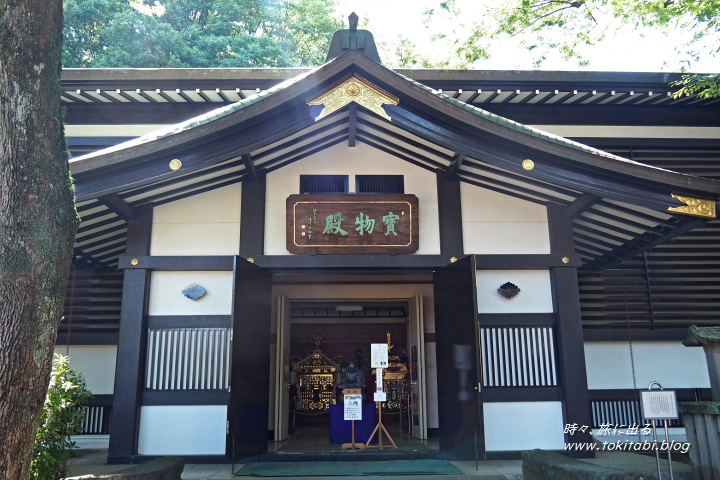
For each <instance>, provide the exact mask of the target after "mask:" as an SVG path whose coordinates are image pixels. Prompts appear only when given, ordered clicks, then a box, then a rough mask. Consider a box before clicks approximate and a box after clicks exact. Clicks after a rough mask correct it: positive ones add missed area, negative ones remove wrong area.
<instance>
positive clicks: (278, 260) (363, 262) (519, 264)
mask: <svg viewBox="0 0 720 480" xmlns="http://www.w3.org/2000/svg"><path fill="white" fill-rule="evenodd" d="M452 256H453V255H256V256H253V261H254V263H255V264H256V265H258V266H260V267H264V268H271V269H289V270H293V269H344V268H348V269H350V268H352V269H361V270H372V269H376V270H377V269H393V268H405V269H410V270H427V269H435V268H439V267H442V266H445V265H448V264H450V263H451V260H450V259H451V257H452ZM454 256H455V257H457V258H459V257H458V255H454ZM475 257H476V263H477V265H478V268H484V269H491V270H513V269H515V270H518V269H521V270H532V269H547V268H551V267H552V268H561V267H579V266H580V265H581V263H580V256H579V255H577V254H574V253H567V254H565V255H556V254H527V255H523V254H518V255H476V256H475ZM563 257H567V259H568V263H564V262H563V260H562V259H563ZM133 259H137V261H138V262H137V264H136V265H132V263H131V260H133ZM232 259H233V257H232V256H230V255H225V256H177V257H174V256H173V257H171V256H167V257H166V256H163V257H159V256H158V257H156V256H130V255H125V256H121V257H120V259H119V266H118V268H120V269H121V270H138V269H140V270H142V269H148V270H165V271H200V270H215V271H230V270H232Z"/></svg>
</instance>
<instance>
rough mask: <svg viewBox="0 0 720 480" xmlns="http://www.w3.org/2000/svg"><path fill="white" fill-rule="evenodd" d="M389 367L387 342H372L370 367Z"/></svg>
mask: <svg viewBox="0 0 720 480" xmlns="http://www.w3.org/2000/svg"><path fill="white" fill-rule="evenodd" d="M387 367H388V346H387V343H371V344H370V368H387Z"/></svg>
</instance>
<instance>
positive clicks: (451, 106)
mask: <svg viewBox="0 0 720 480" xmlns="http://www.w3.org/2000/svg"><path fill="white" fill-rule="evenodd" d="M352 75H359V76H361V77H362V78H364V79H366V80H368V81H369V82H371V83H373V84H375V85H377V86H378V87H379V88H381V89H383V90H385V91H387V92H389V93H391V94H392V95H394V96H396V97H398V98H399V99H400V102H399V104H398V105H396V106H386V110H387V112H388V113H389V115H390V116H391V117H392V121H391V122H387V121H385V120H382V119H380V120H378V119H377V118H376V117H374V116H373V114H369V113H366V112H364V111H363V110H362V108H360V109H358V111H357V114H356V113H352V112H351V113H348V110H347V109H345V110H343V111H342V112H339V113H336V114H334V115H332V116H330V117H328V118H327V119H324V120H323V121H321V122H317V123H316V122H315V120H314V119H313V118H312V116H311V109H310V107H308V106H307V102H308V101H309V100H312V99H313V98H316V97H317V96H319V95H320V94H322V93H324V92H326V91H327V90H329V89H331V88H333V87H334V86H336V85H337V84H339V83H340V82H342V81H344V80H346V79H348V78H350V77H351V76H352ZM353 112H354V111H353ZM356 120H357V122H358V123H357V125H356V126H357V128H358V129H359V130H358V132H357V140H358V141H359V142H361V143H365V144H367V145H370V146H372V147H373V148H379V149H384V150H385V151H387V152H389V153H392V154H393V155H396V156H398V157H400V158H404V159H406V160H408V161H409V162H410V163H413V164H415V165H419V166H422V167H423V168H427V169H429V170H433V171H436V172H447V173H448V177H454V178H458V179H460V180H461V181H465V182H468V183H471V184H474V185H478V186H481V187H484V188H490V189H493V190H496V191H501V192H503V193H507V194H509V195H514V196H518V197H520V198H525V199H528V200H530V201H536V202H538V203H557V204H561V205H565V206H567V207H568V212H569V213H568V215H571V214H572V215H576V216H575V217H574V218H576V222H577V224H578V225H579V226H580V228H581V229H585V231H587V230H588V229H589V231H590V233H589V234H588V235H585V236H586V237H589V238H597V240H598V241H597V242H596V244H594V245H592V246H590V247H587V248H585V250H584V253H583V257H584V259H585V261H586V262H587V263H592V262H599V263H597V265H607V264H608V261H614V260H616V259H619V258H620V256H621V254H622V256H627V255H632V254H634V252H635V253H636V251H642V249H643V248H646V247H648V246H650V245H652V244H653V243H655V242H657V241H658V240H662V239H664V238H669V237H670V236H672V235H673V234H675V233H676V232H679V231H681V230H683V229H687V228H689V227H690V226H693V225H695V224H696V223H697V222H698V221H697V220H696V219H693V218H688V217H682V216H677V215H673V214H669V213H667V208H668V207H669V206H678V205H681V202H679V201H677V200H674V199H673V198H671V197H670V195H671V194H672V193H676V194H682V195H686V196H691V197H697V198H706V199H710V200H716V199H717V198H719V197H720V182H717V181H714V180H709V179H704V178H700V177H693V176H689V175H683V174H679V173H676V172H671V171H668V170H663V169H659V168H653V167H649V166H647V165H643V164H639V163H637V162H633V161H631V160H628V159H624V158H621V157H617V156H615V155H611V154H608V153H606V152H602V151H600V150H596V149H593V148H590V147H587V146H585V145H582V144H578V143H576V142H571V141H569V140H566V139H563V138H561V137H557V136H554V135H550V134H547V133H545V132H541V131H539V130H536V129H532V128H529V127H526V126H524V125H521V124H519V123H517V122H513V121H511V120H508V119H504V118H502V117H498V116H497V115H493V114H490V113H488V112H485V111H483V110H481V109H478V108H476V107H473V106H470V105H466V104H463V103H462V102H459V101H457V100H454V99H452V98H450V97H446V96H444V95H442V94H441V93H439V92H436V91H433V90H432V89H429V88H428V87H425V86H423V85H421V84H419V83H417V82H415V81H413V80H410V79H409V78H407V77H404V76H402V75H399V74H397V73H395V72H393V71H392V70H389V69H387V68H385V67H382V66H381V65H379V64H377V63H375V62H373V61H372V60H370V59H368V58H367V57H365V56H364V55H362V54H361V53H358V52H357V51H349V52H347V53H345V54H343V55H341V56H340V57H337V58H336V59H334V60H332V61H330V62H328V63H327V64H325V65H323V66H321V67H319V68H317V69H315V70H312V71H310V72H306V73H304V74H302V75H300V76H299V77H297V78H294V79H292V80H289V81H287V82H285V83H284V84H282V85H278V86H277V87H275V88H273V89H270V90H269V91H267V92H262V93H260V94H258V95H256V96H253V97H249V98H247V99H245V100H243V101H241V102H238V103H236V104H232V105H229V106H226V107H223V108H222V109H218V110H216V111H213V112H210V113H209V114H206V115H202V116H200V117H197V118H195V119H192V120H190V121H188V122H183V123H182V124H180V125H178V126H175V127H173V128H171V129H168V130H166V131H164V132H161V133H159V134H155V135H151V136H148V137H147V138H144V139H141V140H135V141H133V142H129V143H128V144H126V145H120V146H118V147H115V148H112V149H109V150H106V151H100V152H97V153H94V154H91V155H87V156H83V157H78V158H76V159H73V160H72V161H71V169H72V172H73V175H74V176H75V178H76V182H77V196H78V200H79V201H80V202H88V203H87V205H88V210H89V211H93V210H97V209H96V208H95V207H92V206H93V205H95V204H96V202H100V203H101V204H103V205H112V202H110V199H111V198H112V199H114V200H117V199H116V198H114V197H112V196H113V195H117V196H118V197H119V198H120V199H121V200H123V201H127V202H128V205H129V206H136V205H139V204H142V203H146V202H157V201H158V199H163V200H162V201H166V199H170V198H175V197H173V195H171V194H167V195H164V194H163V195H164V196H163V195H159V194H157V193H153V192H160V191H163V192H165V191H172V189H173V188H175V187H173V185H183V187H182V189H183V190H182V191H183V192H188V193H187V194H195V193H199V192H200V191H204V189H207V188H217V186H218V185H222V184H227V182H237V181H246V180H249V179H252V178H256V177H257V175H258V174H261V173H267V172H269V171H274V170H276V169H278V168H281V167H282V166H283V165H285V164H287V163H289V162H293V161H297V160H299V159H301V158H304V157H305V156H307V155H310V154H312V153H313V152H315V151H318V150H322V149H324V148H328V147H329V146H331V145H335V144H337V143H340V142H343V141H346V140H347V139H348V133H347V132H348V130H349V128H350V127H349V125H350V124H351V123H352V124H353V125H355V121H356ZM353 128H355V127H353ZM353 132H354V130H353ZM288 138H307V139H308V141H307V142H306V143H305V144H303V146H298V147H296V148H295V153H293V154H280V153H278V154H277V155H276V154H275V153H273V152H274V151H278V152H281V151H285V150H288V149H293V148H294V146H293V142H292V141H289V140H288ZM354 138H355V133H353V139H354ZM392 138H395V140H392V141H390V140H389V139H392ZM310 140H312V141H310ZM405 145H407V147H406V146H405ZM413 145H415V146H413ZM418 145H419V147H418ZM418 149H425V150H426V152H427V153H426V154H423V153H418ZM257 152H263V153H262V155H256V153H257ZM283 155H285V156H284V157H283ZM460 156H462V157H463V158H466V160H464V161H455V162H454V160H453V159H454V158H455V157H457V158H460ZM173 159H179V160H180V161H181V162H182V165H183V167H182V169H181V170H180V171H179V172H175V171H172V170H170V169H169V168H168V164H169V162H170V161H171V160H173ZM524 159H531V160H533V162H534V164H535V168H534V169H533V170H531V171H526V170H523V168H522V166H521V165H522V161H523V160H524ZM248 162H251V165H252V166H253V167H254V168H248ZM195 178H197V181H196V180H194V179H195ZM215 178H222V179H223V181H222V182H220V181H215V180H213V179H215ZM194 182H197V185H198V187H197V188H196V189H192V188H188V187H187V184H188V183H189V184H193V183H194ZM223 182H225V183H223ZM193 192H194V193H193ZM183 195H185V193H183ZM581 198H584V199H585V200H587V199H588V198H590V199H591V201H589V202H587V204H586V205H580V204H579V203H578V202H581ZM167 201H170V200H167ZM581 203H583V202H581ZM631 206H639V207H641V209H650V210H652V211H653V212H654V213H648V212H640V211H639V213H633V212H632V211H629V210H628V207H631ZM91 207H92V208H91ZM593 209H595V212H593ZM108 211H109V210H108ZM608 211H611V212H612V213H607V212H608ZM102 212H105V210H104V209H102V208H101V209H100V210H99V212H95V213H94V214H95V215H96V218H98V217H97V215H100V213H102ZM578 212H579V213H578ZM604 215H611V216H612V217H613V219H614V220H613V223H616V224H618V225H622V224H623V222H625V224H626V225H627V227H614V228H615V229H616V230H617V229H620V230H621V231H622V232H627V233H618V234H617V235H616V238H615V239H614V240H612V241H610V242H608V241H604V240H602V239H601V238H600V237H601V236H602V235H603V234H604V233H607V232H605V231H604V230H603V229H602V228H601V229H597V228H595V227H593V225H594V223H593V222H594V221H595V220H594V219H596V218H597V217H598V216H599V217H602V216H604ZM83 218H84V219H85V217H83ZM108 220H109V219H108ZM116 227H117V225H116ZM645 227H646V228H647V231H646V232H645V233H641V234H638V232H639V231H642V229H643V228H645ZM113 228H115V227H113ZM624 228H627V230H623V229H624ZM101 231H102V230H101ZM648 232H650V233H648ZM587 242H588V241H587V240H584V244H586V243H587ZM581 249H582V248H581ZM638 249H639V250H638Z"/></svg>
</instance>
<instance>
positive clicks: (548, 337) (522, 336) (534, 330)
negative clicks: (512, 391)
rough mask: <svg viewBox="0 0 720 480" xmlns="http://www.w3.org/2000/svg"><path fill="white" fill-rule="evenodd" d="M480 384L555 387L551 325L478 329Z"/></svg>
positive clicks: (554, 360)
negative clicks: (480, 363) (480, 349)
mask: <svg viewBox="0 0 720 480" xmlns="http://www.w3.org/2000/svg"><path fill="white" fill-rule="evenodd" d="M480 339H481V342H482V367H483V386H485V387H550V386H557V384H558V381H557V367H556V359H555V338H554V329H553V327H490V328H482V329H481V330H480Z"/></svg>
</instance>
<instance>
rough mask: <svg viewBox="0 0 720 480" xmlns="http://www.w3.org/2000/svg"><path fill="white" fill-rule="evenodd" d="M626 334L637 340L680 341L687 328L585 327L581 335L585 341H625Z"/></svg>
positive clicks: (626, 339) (683, 338) (626, 338)
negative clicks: (629, 329) (629, 328)
mask: <svg viewBox="0 0 720 480" xmlns="http://www.w3.org/2000/svg"><path fill="white" fill-rule="evenodd" d="M628 336H632V339H633V340H637V341H655V342H661V341H678V342H680V341H682V340H685V337H686V336H687V328H658V329H655V330H650V329H646V328H633V329H632V331H631V332H630V331H628V329H627V328H625V327H623V328H585V329H583V337H584V339H585V341H586V342H626V343H627V341H628Z"/></svg>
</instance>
